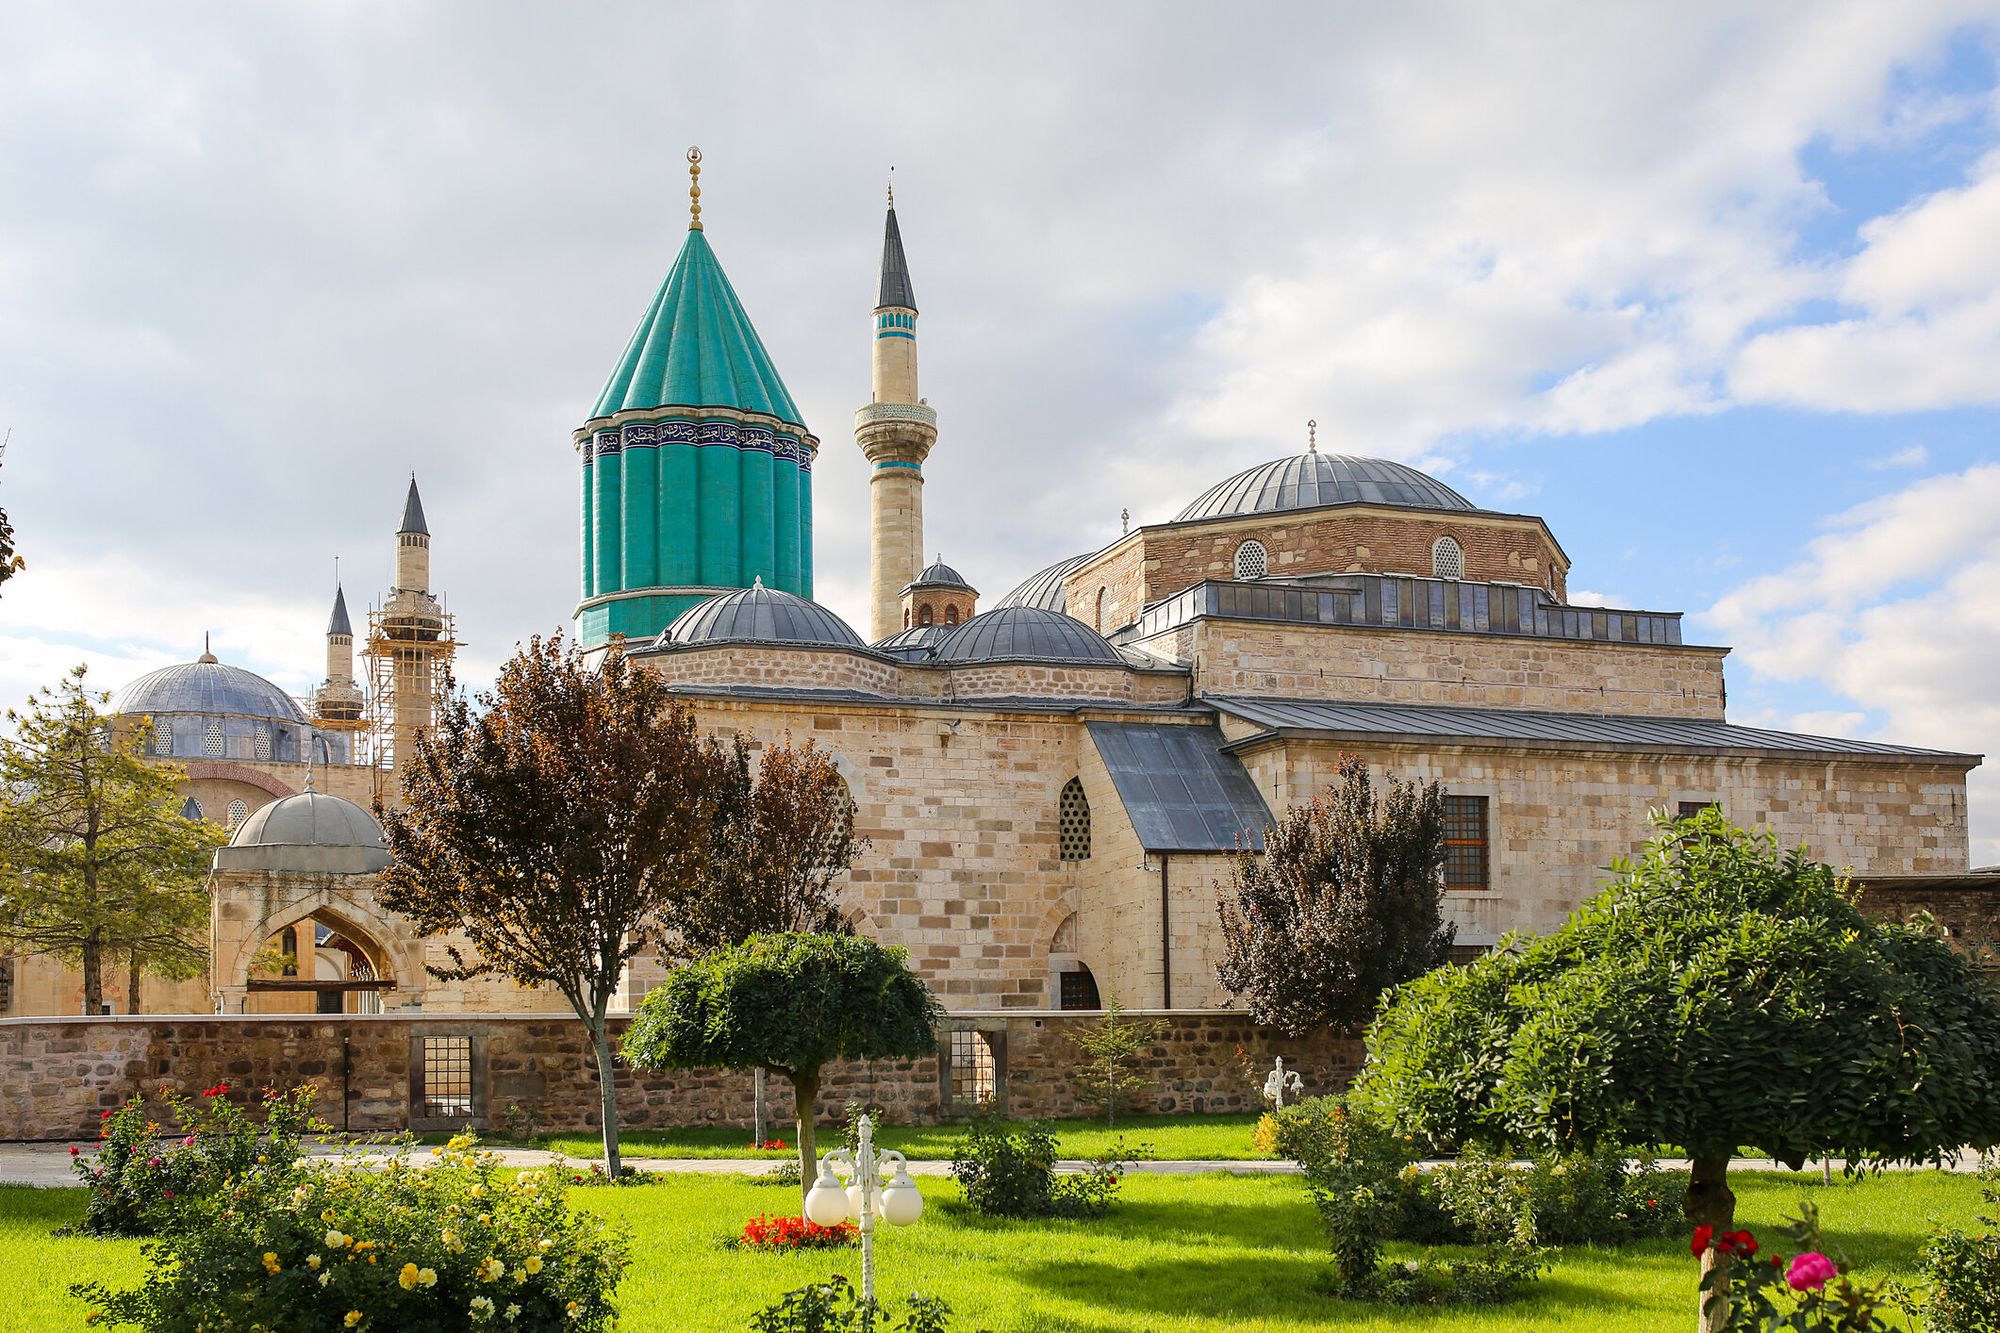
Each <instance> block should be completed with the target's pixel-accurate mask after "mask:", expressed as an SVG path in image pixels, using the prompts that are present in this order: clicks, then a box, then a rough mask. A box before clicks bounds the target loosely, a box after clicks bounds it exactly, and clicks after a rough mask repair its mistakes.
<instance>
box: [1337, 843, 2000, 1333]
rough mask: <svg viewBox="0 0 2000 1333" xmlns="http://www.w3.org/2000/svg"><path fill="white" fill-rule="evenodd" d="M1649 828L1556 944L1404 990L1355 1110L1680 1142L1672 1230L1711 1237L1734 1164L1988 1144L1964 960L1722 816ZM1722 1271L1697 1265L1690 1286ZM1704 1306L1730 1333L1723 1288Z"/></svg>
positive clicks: (1987, 1014)
mask: <svg viewBox="0 0 2000 1333" xmlns="http://www.w3.org/2000/svg"><path fill="white" fill-rule="evenodd" d="M1659 818H1660V819H1661V823H1662V830H1661V833H1660V836H1658V837H1657V838H1655V839H1654V840H1653V841H1652V842H1650V843H1648V844H1647V847H1646V850H1645V853H1644V854H1643V856H1642V857H1641V858H1640V859H1639V860H1638V862H1637V863H1636V864H1627V863H1622V862H1621V863H1620V864H1619V865H1617V866H1615V867H1614V870H1615V871H1616V873H1617V878H1616V879H1615V880H1614V882H1613V883H1612V884H1611V885H1610V886H1609V887H1608V888H1607V889H1606V890H1605V891H1604V892H1603V893H1601V894H1600V895H1598V896H1597V897H1596V898H1594V899H1592V900H1591V901H1590V902H1588V903H1586V904H1584V905H1583V906H1582V907H1580V908H1579V909H1577V911H1576V912H1575V913H1573V914H1572V915H1571V916H1570V918H1569V920H1568V921H1567V922H1566V923H1565V924H1564V925H1563V927H1562V928H1561V929H1560V930H1557V931H1556V932H1555V933H1554V934H1551V935H1547V936H1543V937H1541V938H1538V939H1514V940H1511V941H1509V943H1508V945H1507V946H1506V947H1505V948H1504V949H1503V950H1502V951H1500V952H1498V953H1496V954H1493V955H1490V956H1488V957H1486V958H1483V959H1481V960H1479V961H1478V962H1476V963H1474V964H1472V965H1470V966H1467V967H1458V968H1445V969H1442V970H1440V971H1437V972H1433V973H1431V974H1429V975H1428V976H1424V977H1420V978H1418V979H1417V980H1415V981H1412V982H1410V983H1408V984H1407V985H1405V986H1403V987H1402V988H1401V989H1400V990H1398V991H1397V992H1396V994H1395V996H1394V998H1393V999H1392V1000H1391V1001H1390V1003H1389V1004H1388V1006H1387V1007H1386V1008H1385V1009H1384V1010H1383V1012H1382V1015H1381V1017H1380V1018H1378V1019H1377V1020H1376V1022H1375V1024H1374V1026H1373V1027H1372V1028H1371V1029H1370V1031H1369V1034H1368V1061H1367V1064H1366V1066H1365V1067H1364V1068H1363V1070H1362V1074H1361V1077H1360V1079H1359V1081H1358V1083H1357V1085H1356V1089H1355V1092H1354V1097H1355V1099H1356V1100H1357V1102H1358V1104H1359V1105H1361V1106H1362V1107H1363V1108H1364V1109H1369V1110H1373V1111H1375V1112H1377V1113H1379V1114H1380V1115H1382V1116H1383V1117H1385V1118H1386V1119H1387V1121H1388V1122H1389V1123H1390V1124H1392V1125H1393V1126H1394V1127H1395V1128H1396V1129H1397V1130H1398V1131H1400V1132H1406V1133H1412V1134H1415V1135H1417V1136H1419V1137H1420V1138H1429V1139H1432V1140H1436V1141H1441V1142H1451V1141H1459V1142H1465V1141H1485V1142H1490V1143H1496V1144H1535V1145H1545V1146H1551V1147H1561V1148H1568V1147H1571V1146H1577V1147H1587V1146H1590V1145H1592V1144H1596V1143H1603V1142H1608V1143H1619V1144H1640V1145H1648V1146H1669V1145H1671V1146H1673V1147H1677V1148H1679V1149H1681V1150H1682V1151H1684V1152H1685V1153H1687V1155H1688V1156H1689V1157H1690V1158H1692V1159H1693V1171H1692V1174H1691V1177H1690V1180H1689V1188H1688V1193H1687V1201H1686V1205H1685V1212H1686V1215H1687V1218H1688V1220H1689V1222H1691V1223H1693V1224H1695V1225H1696V1226H1707V1227H1711V1228H1713V1229H1714V1234H1716V1235H1721V1234H1724V1233H1726V1232H1727V1231H1728V1230H1729V1228H1730V1227H1731V1226H1732V1225H1733V1224H1734V1221H1735V1207H1736V1200H1735V1195H1734V1194H1733V1192H1732V1191H1731V1190H1730V1188H1729V1181H1728V1171H1729V1159H1730V1157H1731V1156H1732V1155H1734V1154H1736V1153H1737V1152H1739V1151H1741V1150H1745V1149H1754V1150H1755V1151H1756V1152H1757V1153H1758V1154H1760V1155H1765V1156H1770V1157H1774V1158H1777V1159H1779V1160H1781V1161H1785V1162H1789V1163H1791V1164H1792V1165H1793V1166H1794V1167H1797V1166H1798V1165H1800V1164H1802V1163H1803V1162H1804V1161H1805V1160H1806V1159H1807V1158H1810V1157H1822V1156H1841V1157H1845V1158H1848V1159H1850V1160H1853V1161H1869V1160H1878V1161H1879V1160H1922V1159H1929V1158H1933V1157H1935V1156H1936V1155H1937V1154H1939V1153H1941V1152H1945V1151H1952V1150H1957V1149H1959V1148H1963V1147H1966V1146H1968V1145H1970V1146H1972V1147H1977V1148H1986V1147H1989V1146H1991V1145H1993V1144H1994V1143H1996V1142H2000V997H1996V996H1995V995H1994V994H1993V992H1992V991H1991V990H1990V989H1988V988H1987V987H1986V986H1985V985H1984V984H1983V983H1982V982H1981V981H1980V980H1979V979H1978V977H1977V975H1976V974H1975V972H1974V971H1973V969H1972V967H1971V966H1970V964H1968V963H1967V962H1966V960H1965V959H1964V958H1963V957H1961V956H1960V955H1958V954H1956V953H1955V952H1953V950H1952V949H1951V947H1950V946H1949V945H1947V944H1945V943H1943V942H1942V941H1939V940H1936V939H1931V938H1927V937H1926V936H1925V935H1924V934H1923V933H1922V932H1921V931H1919V930H1915V929H1912V928H1910V927H1907V926H1900V925H1893V924H1884V923H1880V922H1873V921H1869V920H1867V919H1866V918H1864V917H1863V916H1862V914H1861V913H1860V912H1859V911H1858V910H1857V909H1856V908H1855V906H1854V903H1853V901H1852V895H1851V891H1850V889H1849V886H1848V885H1847V884H1846V882H1845V881H1844V880H1843V878H1842V876H1841V875H1840V874H1839V873H1838V872H1836V871H1835V870H1833V869H1832V868H1831V867H1829V866H1826V865H1823V864H1820V863H1819V862H1816V861H1812V860H1810V859H1808V858H1807V856H1806V855H1805V853H1804V851H1803V850H1800V851H1793V852H1789V853H1781V852H1780V851H1779V850H1778V848H1777V845H1776V843H1775V841H1774V840H1773V839H1772V838H1771V837H1770V836H1769V835H1768V834H1751V833H1746V832H1743V831H1742V830H1739V829H1735V828H1732V827H1730V826H1729V824H1728V823H1727V822H1726V821H1725V820H1724V819H1723V818H1722V815H1721V814H1720V812H1718V811H1716V810H1713V809H1710V810H1705V811H1703V812H1701V813H1700V814H1698V815H1696V816H1695V817H1693V818H1691V819H1687V820H1682V821H1677V822H1676V821H1668V820H1666V819H1665V818H1664V816H1661V817H1659ZM1729 1263H1730V1257H1729V1255H1728V1254H1727V1253H1726V1252H1723V1251H1721V1250H1719V1249H1716V1248H1710V1249H1709V1250H1708V1251H1707V1252H1706V1253H1705V1254H1704V1256H1703V1259H1702V1274H1703V1287H1702V1289H1703V1291H1705V1292H1711V1293H1726V1284H1727V1279H1728V1264H1729ZM1699 1308H1700V1310H1701V1316H1702V1325H1701V1326H1702V1328H1703V1329H1704V1330H1717V1329H1721V1328H1723V1327H1725V1326H1726V1324H1727V1319H1728V1310H1727V1297H1726V1294H1724V1295H1723V1296H1722V1298H1721V1299H1719V1300H1703V1301H1701V1302H1700V1303H1699Z"/></svg>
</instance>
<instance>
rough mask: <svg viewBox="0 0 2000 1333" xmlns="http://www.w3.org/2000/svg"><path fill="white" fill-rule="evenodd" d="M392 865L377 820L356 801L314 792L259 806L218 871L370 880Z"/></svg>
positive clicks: (223, 854) (221, 853) (220, 857)
mask: <svg viewBox="0 0 2000 1333" xmlns="http://www.w3.org/2000/svg"><path fill="white" fill-rule="evenodd" d="M388 864H389V853H388V851H387V850H385V849H384V848H383V846H382V826H381V825H380V824H378V823H376V822H375V816H373V815H371V814H369V813H368V812H367V811H366V810H363V809H362V808H361V807H360V806H358V805H356V804H355V803H354V802H352V801H347V800H342V799H341V798H340V797H338V796H328V795H325V794H324V793H321V792H311V791H309V792H305V793H304V794H302V795H299V796H286V797H284V798H282V799H280V800H276V801H272V802H270V803H269V804H268V805H260V806H258V807H257V808H256V809H255V810H253V811H251V812H250V817H249V818H248V819H246V820H244V821H243V822H242V823H241V824H238V825H237V826H236V835H235V836H234V837H232V838H231V839H230V840H229V845H228V846H227V847H223V848H220V849H219V850H217V852H216V853H215V865H216V868H217V869H218V870H291V871H326V872H329V873H335V874H366V873H368V872H370V871H375V870H380V869H382V868H383V867H384V866H386V865H388Z"/></svg>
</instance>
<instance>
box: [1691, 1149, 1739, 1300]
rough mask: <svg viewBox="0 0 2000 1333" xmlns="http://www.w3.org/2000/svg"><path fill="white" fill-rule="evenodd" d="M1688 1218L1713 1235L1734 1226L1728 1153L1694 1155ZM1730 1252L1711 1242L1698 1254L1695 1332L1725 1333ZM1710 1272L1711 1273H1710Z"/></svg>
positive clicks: (1734, 1197) (1720, 1236)
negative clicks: (1727, 1252) (1698, 1275)
mask: <svg viewBox="0 0 2000 1333" xmlns="http://www.w3.org/2000/svg"><path fill="white" fill-rule="evenodd" d="M1683 1211H1684V1212H1685V1213H1686V1215H1687V1220H1688V1222H1689V1223H1690V1224H1691V1225H1694V1226H1710V1227H1714V1228H1715V1233H1714V1234H1715V1239H1717V1240H1720V1239H1721V1238H1722V1234H1723V1233H1724V1232H1726V1231H1733V1230H1735V1228H1736V1195H1735V1193H1734V1192H1732V1191H1731V1190H1730V1188H1729V1157H1728V1155H1727V1154H1724V1155H1723V1156H1721V1157H1697V1158H1695V1159H1694V1164H1693V1170H1692V1171H1691V1172H1690V1173H1689V1175H1688V1192H1687V1203H1686V1204H1685V1205H1684V1206H1683ZM1733 1262H1734V1260H1733V1259H1732V1257H1731V1256H1730V1255H1727V1254H1725V1253H1723V1252H1722V1251H1721V1250H1719V1249H1716V1248H1714V1246H1712V1245H1711V1246H1710V1248H1709V1249H1708V1250H1706V1251H1705V1252H1704V1253H1703V1254H1702V1256H1701V1291H1700V1294H1699V1295H1698V1296H1697V1297H1696V1305H1695V1311H1696V1317H1695V1328H1696V1330H1697V1333H1725V1330H1726V1329H1727V1328H1728V1327H1729V1269H1730V1266H1731V1264H1732V1263H1733ZM1711 1275H1712V1276H1711Z"/></svg>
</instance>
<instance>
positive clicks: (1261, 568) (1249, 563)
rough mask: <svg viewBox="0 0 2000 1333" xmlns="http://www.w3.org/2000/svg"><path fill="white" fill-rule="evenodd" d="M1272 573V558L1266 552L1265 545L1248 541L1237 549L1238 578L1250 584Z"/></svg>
mask: <svg viewBox="0 0 2000 1333" xmlns="http://www.w3.org/2000/svg"><path fill="white" fill-rule="evenodd" d="M1270 572H1271V557H1270V555H1269V553H1268V552H1266V551H1265V550H1264V543H1262V542H1260V541H1247V542H1244V543H1243V544H1242V545H1241V546H1239V547H1237V548H1236V577H1237V578H1239V579H1242V580H1244V581H1245V582H1248V581H1249V580H1251V579H1261V578H1263V577H1264V576H1265V575H1266V574H1268V573H1270Z"/></svg>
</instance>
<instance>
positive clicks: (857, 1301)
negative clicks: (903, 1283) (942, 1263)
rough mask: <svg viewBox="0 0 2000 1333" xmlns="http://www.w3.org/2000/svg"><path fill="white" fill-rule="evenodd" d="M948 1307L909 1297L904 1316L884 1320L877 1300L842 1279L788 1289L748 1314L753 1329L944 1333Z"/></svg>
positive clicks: (770, 1332)
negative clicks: (782, 1295) (892, 1320)
mask: <svg viewBox="0 0 2000 1333" xmlns="http://www.w3.org/2000/svg"><path fill="white" fill-rule="evenodd" d="M950 1327H951V1307H950V1306H949V1305H946V1304H945V1303H944V1302H943V1301H942V1300H940V1299H939V1298H937V1297H936V1296H917V1295H913V1296H911V1297H910V1302H909V1306H908V1308H907V1309H905V1310H904V1312H903V1317H902V1318H901V1319H900V1320H898V1321H897V1322H895V1323H890V1322H889V1313H888V1311H887V1310H885V1309H884V1308H883V1307H882V1305H881V1304H880V1303H879V1302H876V1301H864V1300H862V1299H861V1297H860V1296H859V1295H858V1294H857V1293H856V1292H855V1290H854V1286H853V1284H852V1283H850V1282H849V1281H848V1280H847V1279H846V1278H844V1277H841V1276H840V1275H838V1274H835V1275H834V1276H833V1277H831V1278H829V1279H827V1280H826V1281H825V1282H815V1283H814V1284H812V1285H811V1286H809V1287H800V1288H798V1289H797V1290H796V1291H788V1292H786V1293H785V1295H784V1297H783V1299H781V1300H779V1301H778V1302H777V1303H776V1304H775V1305H768V1306H766V1307H765V1308H764V1309H762V1310H760V1311H758V1312H757V1313H756V1314H754V1315H752V1316H751V1317H750V1328H751V1330H752V1333H946V1330H947V1329H949V1328H950Z"/></svg>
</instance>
